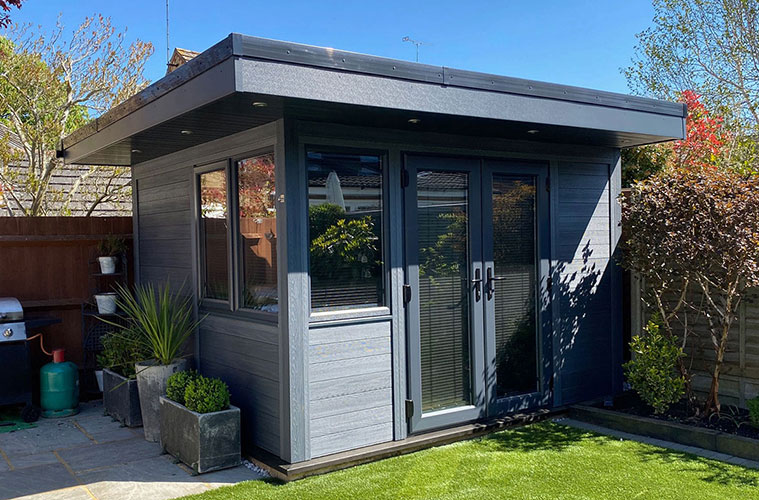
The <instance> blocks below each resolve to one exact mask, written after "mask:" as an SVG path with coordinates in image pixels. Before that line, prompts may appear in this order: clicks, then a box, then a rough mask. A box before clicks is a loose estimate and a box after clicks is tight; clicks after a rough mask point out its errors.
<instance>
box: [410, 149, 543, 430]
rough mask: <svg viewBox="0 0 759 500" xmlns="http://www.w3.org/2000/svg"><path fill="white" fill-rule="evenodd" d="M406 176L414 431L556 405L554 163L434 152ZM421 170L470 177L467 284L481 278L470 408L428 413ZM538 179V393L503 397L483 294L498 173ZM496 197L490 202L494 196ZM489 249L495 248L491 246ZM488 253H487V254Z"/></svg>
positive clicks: (413, 163)
mask: <svg viewBox="0 0 759 500" xmlns="http://www.w3.org/2000/svg"><path fill="white" fill-rule="evenodd" d="M403 168H404V169H405V174H404V176H405V177H406V179H407V182H406V185H405V189H404V207H405V209H404V224H405V228H404V234H405V245H404V253H405V260H406V284H407V285H408V286H409V287H410V297H409V301H408V303H407V304H406V331H407V356H406V360H407V365H408V369H407V378H408V381H407V385H408V398H409V400H410V401H411V403H412V404H413V410H412V413H411V416H410V418H408V422H409V432H410V433H418V432H424V431H428V430H432V429H436V428H442V427H449V426H452V425H456V424H460V423H465V422H470V421H474V420H478V419H480V418H484V417H487V416H496V415H502V414H505V413H509V412H514V411H518V410H522V409H527V408H535V407H540V406H546V405H548V404H550V396H551V392H550V380H551V377H552V357H551V352H552V351H551V337H552V333H551V332H552V323H551V311H550V290H549V277H550V248H551V247H550V214H549V206H550V204H549V193H548V172H549V166H548V162H530V161H526V160H498V159H484V158H471V157H454V156H434V155H429V154H410V153H409V154H405V155H404V165H403ZM417 170H433V171H435V170H437V171H452V172H466V173H468V174H469V188H468V191H469V207H470V210H469V227H470V234H469V239H470V242H469V244H470V249H469V255H470V265H469V267H470V270H469V278H470V279H471V278H472V277H474V276H475V273H476V272H479V275H480V277H482V278H483V281H482V283H481V288H480V290H481V293H480V294H479V297H477V294H476V292H475V287H474V286H470V294H469V296H470V305H471V307H470V329H469V332H470V342H471V358H472V359H471V377H472V404H471V405H467V406H462V407H459V408H450V409H445V410H439V411H434V412H430V413H427V414H423V413H422V380H421V365H420V363H421V358H420V355H421V344H420V316H419V302H418V301H419V262H418V225H417V185H416V181H417V177H416V172H417ZM494 172H497V173H505V174H519V175H525V174H527V175H532V176H535V177H536V191H537V193H536V194H537V205H538V206H537V216H536V224H537V239H538V241H537V245H536V249H537V253H538V270H539V276H538V277H537V279H538V283H539V286H537V287H536V293H537V294H538V297H537V298H536V300H537V302H536V304H538V308H537V309H538V315H539V317H538V324H539V331H540V338H539V343H538V353H539V355H538V356H539V363H538V366H539V370H540V389H539V390H538V391H537V392H534V393H529V394H523V395H518V396H513V397H509V398H503V399H500V400H499V399H497V397H496V391H495V384H494V383H493V381H494V377H493V376H492V375H491V374H494V373H495V316H494V310H493V305H492V302H491V303H488V299H487V293H485V286H486V283H485V276H486V269H487V268H488V266H489V267H490V268H491V269H492V267H493V257H492V245H493V237H492V227H490V226H491V225H492V222H490V221H489V220H488V218H491V219H490V220H491V221H492V199H487V198H488V197H491V193H492V175H493V173H494ZM491 198H492V197H491ZM487 245H489V247H488V246H487ZM486 248H487V249H488V250H486Z"/></svg>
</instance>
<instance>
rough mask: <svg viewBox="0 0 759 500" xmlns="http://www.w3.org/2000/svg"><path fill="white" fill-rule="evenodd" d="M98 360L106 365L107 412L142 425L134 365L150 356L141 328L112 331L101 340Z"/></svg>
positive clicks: (121, 420) (104, 404) (123, 420)
mask: <svg viewBox="0 0 759 500" xmlns="http://www.w3.org/2000/svg"><path fill="white" fill-rule="evenodd" d="M101 342H102V344H103V351H102V352H101V353H100V354H99V355H98V358H97V359H98V364H99V365H100V366H101V367H102V368H103V388H102V391H103V409H104V410H105V414H106V415H110V416H111V417H112V418H114V419H116V420H118V421H119V422H121V423H122V424H123V425H125V426H127V427H139V426H141V425H142V414H141V413H140V398H139V394H138V392H137V378H136V377H135V371H134V365H135V363H137V362H138V361H142V360H144V359H147V358H149V357H150V356H151V353H150V350H149V349H147V347H146V346H145V344H144V342H142V341H141V339H140V337H139V332H136V331H135V330H133V329H125V330H121V331H119V332H110V333H107V334H105V335H104V336H103V338H102V340H101Z"/></svg>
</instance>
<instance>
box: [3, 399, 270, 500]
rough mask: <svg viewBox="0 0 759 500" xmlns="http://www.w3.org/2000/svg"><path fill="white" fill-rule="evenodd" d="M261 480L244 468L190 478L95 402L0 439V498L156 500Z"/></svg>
mask: <svg viewBox="0 0 759 500" xmlns="http://www.w3.org/2000/svg"><path fill="white" fill-rule="evenodd" d="M261 477H262V476H261V475H259V474H257V473H256V472H254V471H252V470H249V469H247V468H245V467H244V466H240V467H236V468H234V469H227V470H224V471H219V472H215V473H210V474H204V475H202V476H193V475H191V474H190V472H189V469H186V468H184V466H182V465H180V464H176V463H175V460H174V459H173V458H172V457H171V456H170V455H164V454H162V453H161V449H160V447H159V445H158V444H157V443H149V442H147V441H145V439H144V438H143V437H142V429H141V428H137V429H129V428H126V427H121V425H120V424H119V423H118V422H115V421H113V420H112V419H111V418H110V417H106V416H103V410H102V405H101V404H100V403H99V402H98V403H85V404H82V406H81V412H80V413H79V414H78V415H76V416H73V417H69V418H64V419H56V420H45V419H40V421H39V422H37V427H36V428H32V429H25V430H21V431H16V432H8V433H4V434H0V485H2V486H0V499H10V498H19V497H20V498H35V499H56V500H63V499H66V500H69V499H71V500H77V499H88V500H92V499H93V498H94V499H98V500H111V499H114V500H115V499H119V500H125V499H130V498H135V499H136V498H150V499H151V500H157V499H167V498H176V497H179V496H182V495H190V494H196V493H203V492H205V491H208V490H210V489H213V488H217V487H219V486H224V485H229V484H234V483H238V482H240V481H249V480H253V479H260V478H261Z"/></svg>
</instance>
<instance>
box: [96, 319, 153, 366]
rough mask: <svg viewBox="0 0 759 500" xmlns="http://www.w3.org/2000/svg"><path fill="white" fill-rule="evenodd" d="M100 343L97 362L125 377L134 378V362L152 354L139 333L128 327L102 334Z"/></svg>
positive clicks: (143, 359)
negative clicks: (101, 346) (101, 347)
mask: <svg viewBox="0 0 759 500" xmlns="http://www.w3.org/2000/svg"><path fill="white" fill-rule="evenodd" d="M101 343H102V344H103V350H102V352H101V353H100V354H98V356H97V361H98V364H99V365H100V366H101V367H102V368H107V369H109V370H111V371H113V372H116V373H118V374H119V375H121V376H122V377H126V378H134V377H135V371H134V364H135V363H138V362H140V361H145V360H146V359H148V358H150V356H151V355H152V352H151V351H150V349H148V348H147V347H146V346H145V344H144V343H143V342H142V338H141V337H140V333H139V332H138V331H136V330H133V329H129V328H128V329H124V330H121V331H119V332H110V333H107V334H106V335H103V338H102V339H101Z"/></svg>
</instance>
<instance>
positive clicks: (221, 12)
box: [11, 0, 653, 93]
mask: <svg viewBox="0 0 759 500" xmlns="http://www.w3.org/2000/svg"><path fill="white" fill-rule="evenodd" d="M165 8H166V6H165V0H121V1H113V0H98V1H95V0H76V1H74V2H60V1H53V0H26V1H25V2H24V4H23V6H22V8H21V10H15V9H14V10H13V11H12V12H11V16H12V17H11V18H12V20H13V21H14V22H18V23H32V24H33V25H34V26H37V25H41V26H42V28H43V29H49V28H50V27H52V26H54V24H55V21H56V18H57V17H58V15H59V14H60V15H61V16H62V17H61V19H62V22H63V23H64V25H65V26H66V28H67V29H73V28H74V27H75V26H76V25H78V24H79V23H80V22H81V21H82V20H83V19H84V18H85V17H86V16H88V15H89V16H91V15H93V14H95V13H102V14H104V15H106V16H110V17H111V20H112V22H113V24H114V25H115V26H116V27H118V28H120V29H123V28H127V29H128V31H127V36H128V39H130V40H133V39H135V38H139V39H142V40H145V41H150V42H152V43H153V45H154V46H155V53H154V54H153V56H152V57H151V59H150V60H149V61H148V63H147V66H146V76H147V78H148V79H149V80H151V81H155V80H158V79H159V78H161V77H162V76H163V75H164V74H165V71H166V17H165ZM169 12H170V16H169V20H170V23H169V30H170V46H171V48H172V49H173V48H174V47H182V48H186V49H192V50H197V51H202V50H204V49H206V48H208V47H210V46H212V45H213V44H214V43H216V42H218V41H219V40H221V39H223V38H224V37H226V36H227V35H228V34H229V33H231V32H237V33H244V34H246V35H254V36H260V37H265V38H274V39H278V40H287V41H292V42H299V43H306V44H311V45H318V46H325V47H333V48H336V49H343V50H350V51H353V52H362V53H367V54H373V55H378V56H384V57H391V58H396V59H405V60H410V61H413V60H414V58H415V47H414V46H413V45H412V44H411V43H407V42H402V41H401V40H402V38H403V37H405V36H408V37H410V38H412V39H415V40H419V41H421V42H422V45H421V46H420V48H419V60H420V62H423V63H427V64H435V65H441V66H449V67H454V68H459V69H467V70H472V71H483V72H488V73H496V74H500V75H506V76H513V77H520V78H529V79H534V80H542V81H547V82H554V83H562V84H566V85H577V86H581V87H589V88H593V89H599V90H608V91H613V92H623V93H628V87H627V83H626V81H625V78H624V75H622V73H621V71H620V69H621V68H623V67H626V66H628V65H629V64H630V61H631V57H632V56H633V53H634V46H635V43H636V39H635V35H636V33H638V32H640V31H642V30H644V29H646V28H647V27H648V26H649V25H650V24H651V20H652V18H653V9H652V7H651V3H650V0H626V1H619V0H563V1H561V0H531V1H527V0H500V1H489V2H488V1H480V0H433V1H427V0H417V1H413V0H382V1H372V0H364V1H352V2H349V1H342V2H339V1H328V0H318V1H300V0H288V1H281V0H279V1H278V0H269V1H265V2H261V1H244V0H216V1H208V0H205V1H200V0H170V5H169Z"/></svg>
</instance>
